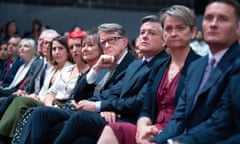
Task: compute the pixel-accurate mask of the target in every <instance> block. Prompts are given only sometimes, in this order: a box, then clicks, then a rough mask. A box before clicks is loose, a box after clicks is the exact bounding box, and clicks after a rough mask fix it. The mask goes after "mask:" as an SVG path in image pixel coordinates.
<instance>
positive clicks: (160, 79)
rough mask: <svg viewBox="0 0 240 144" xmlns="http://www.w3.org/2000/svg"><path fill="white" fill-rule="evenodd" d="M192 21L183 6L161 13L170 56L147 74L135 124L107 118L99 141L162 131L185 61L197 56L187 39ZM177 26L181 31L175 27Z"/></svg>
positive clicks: (133, 139) (124, 140)
mask: <svg viewBox="0 0 240 144" xmlns="http://www.w3.org/2000/svg"><path fill="white" fill-rule="evenodd" d="M195 24H196V17H195V15H194V13H193V12H192V11H191V10H190V9H189V8H187V7H184V6H180V5H174V6H171V7H170V8H168V9H167V10H166V11H165V12H164V13H162V15H161V25H162V28H163V38H164V40H165V43H166V46H167V48H168V52H169V54H170V57H169V58H168V60H167V61H166V62H165V64H164V65H163V66H161V67H160V68H159V69H156V70H155V71H152V73H151V75H150V79H151V80H150V84H149V87H148V95H146V96H145V99H144V105H143V108H142V110H141V112H140V118H139V119H138V121H137V125H135V124H132V123H126V122H116V123H114V122H113V123H112V121H111V119H110V120H109V121H108V123H109V125H108V126H105V128H104V130H103V132H102V135H101V137H100V139H99V141H98V143H99V144H108V143H119V144H136V143H147V142H148V143H149V142H150V141H149V140H150V139H151V137H153V136H154V135H157V134H158V133H159V132H160V131H162V129H163V128H164V126H165V125H166V124H167V122H168V121H169V120H170V118H171V116H172V114H173V111H174V108H175V105H176V102H177V100H178V97H179V95H180V93H181V90H182V88H183V86H184V81H185V79H186V72H187V69H188V66H189V64H190V63H191V62H192V61H194V60H195V59H197V58H199V57H200V56H198V55H197V54H195V53H194V52H193V50H191V48H190V46H189V41H190V39H191V38H192V36H193V35H195V32H196V27H195ZM180 26H181V27H182V29H181V30H179V29H178V27H180ZM175 39H178V41H176V40H175ZM139 41H140V40H139ZM140 44H141V43H140ZM103 113H104V112H103Z"/></svg>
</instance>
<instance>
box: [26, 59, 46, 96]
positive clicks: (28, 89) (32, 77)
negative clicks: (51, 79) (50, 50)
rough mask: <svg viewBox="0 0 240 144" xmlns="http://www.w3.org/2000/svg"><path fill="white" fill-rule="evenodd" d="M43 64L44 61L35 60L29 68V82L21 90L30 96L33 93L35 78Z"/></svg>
mask: <svg viewBox="0 0 240 144" xmlns="http://www.w3.org/2000/svg"><path fill="white" fill-rule="evenodd" d="M43 64H44V60H43V59H40V58H37V59H36V60H35V61H34V62H33V63H32V66H31V69H30V70H29V75H28V77H29V82H28V83H27V84H26V85H25V86H24V87H23V89H24V90H25V91H26V92H27V93H29V94H31V93H34V92H35V79H36V78H37V76H38V74H39V73H40V71H41V69H42V67H43Z"/></svg>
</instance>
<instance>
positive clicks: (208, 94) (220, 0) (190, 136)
mask: <svg viewBox="0 0 240 144" xmlns="http://www.w3.org/2000/svg"><path fill="white" fill-rule="evenodd" d="M239 19H240V7H239V3H238V2H237V1H235V0H214V1H211V2H210V3H209V4H208V5H207V7H206V9H205V13H204V17H203V22H202V28H203V35H204V39H205V40H206V42H207V43H208V45H209V47H210V53H209V55H207V56H205V57H203V58H200V59H198V60H196V61H195V62H193V63H192V64H191V65H190V67H189V71H188V74H187V81H186V84H185V87H184V90H183V92H182V94H181V96H180V98H179V101H178V104H177V106H176V109H175V112H174V114H173V117H172V119H171V120H170V121H169V123H168V124H167V126H166V127H165V128H164V129H163V131H162V132H161V133H160V134H159V135H157V136H155V137H154V138H153V139H152V141H153V142H155V143H166V142H167V141H168V143H174V144H175V143H176V144H177V143H187V144H198V143H199V144H206V143H216V142H218V141H220V140H222V139H224V138H226V137H228V136H229V134H230V131H231V122H230V116H229V114H230V111H229V96H227V95H225V94H224V91H225V90H226V87H227V85H228V82H229V78H230V75H231V74H232V73H234V72H235V71H236V69H237V68H238V67H239V66H240V65H239V63H238V62H237V61H238V60H239V54H240V47H239V44H238V42H237V29H238V21H239ZM212 59H214V60H213V63H211V60H212ZM211 69H212V70H211ZM209 71H211V72H210V75H209V77H208V78H204V77H207V72H209ZM204 79H207V80H206V81H205V83H204V82H203V81H204Z"/></svg>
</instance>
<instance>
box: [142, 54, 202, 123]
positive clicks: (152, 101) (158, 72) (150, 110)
mask: <svg viewBox="0 0 240 144" xmlns="http://www.w3.org/2000/svg"><path fill="white" fill-rule="evenodd" d="M198 58H200V56H199V55H197V54H196V53H195V52H193V50H190V52H189V54H188V56H187V58H186V61H185V64H184V67H183V69H182V72H181V77H180V79H179V82H178V86H177V89H176V92H175V98H174V99H175V103H177V100H178V97H179V95H180V94H181V91H182V89H183V87H184V82H185V78H186V74H187V70H188V66H189V65H190V63H191V62H193V61H194V60H196V59H198ZM170 62H171V58H170V57H169V58H168V59H167V60H166V62H165V63H164V64H163V65H162V66H161V67H159V68H156V69H154V70H153V71H152V72H151V74H150V76H149V77H150V78H149V80H150V82H149V87H148V95H147V96H145V99H144V105H143V107H142V110H141V113H140V117H142V116H144V117H149V118H150V119H151V121H152V123H155V122H156V118H157V115H158V110H157V103H156V97H157V91H158V87H159V85H160V83H161V80H162V77H163V75H164V73H165V71H166V69H167V67H168V65H169V64H170Z"/></svg>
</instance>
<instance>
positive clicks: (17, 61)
mask: <svg viewBox="0 0 240 144" xmlns="http://www.w3.org/2000/svg"><path fill="white" fill-rule="evenodd" d="M20 41H21V37H19V36H17V35H14V36H12V37H11V38H10V39H9V40H8V46H7V52H8V55H9V59H8V61H7V62H6V63H5V65H4V69H3V73H2V77H1V78H2V79H0V83H1V86H0V87H3V88H4V87H8V86H9V85H10V83H11V82H12V81H13V78H14V76H15V75H16V73H17V71H18V69H19V67H20V66H21V65H22V64H23V63H24V62H23V59H22V58H20V56H19V55H18V43H19V42H20Z"/></svg>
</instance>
